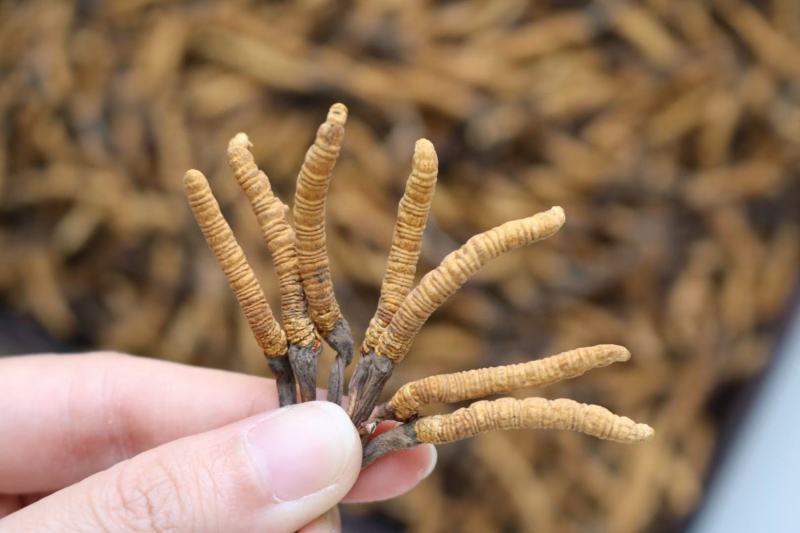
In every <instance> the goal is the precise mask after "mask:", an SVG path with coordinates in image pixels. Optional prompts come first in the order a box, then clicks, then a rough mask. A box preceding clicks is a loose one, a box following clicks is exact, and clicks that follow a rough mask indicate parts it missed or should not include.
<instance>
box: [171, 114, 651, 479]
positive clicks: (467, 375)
mask: <svg viewBox="0 0 800 533" xmlns="http://www.w3.org/2000/svg"><path fill="white" fill-rule="evenodd" d="M346 120H347V108H346V107H345V106H344V105H342V104H334V105H333V106H331V108H330V110H329V112H328V116H327V119H326V121H325V123H323V124H322V125H321V126H320V127H319V130H318V131H317V136H316V139H315V141H314V144H313V145H312V146H311V148H309V150H308V152H307V153H306V157H305V160H304V162H303V165H302V168H301V170H300V173H299V175H298V181H297V193H296V196H295V207H294V213H295V223H296V225H297V232H296V233H295V231H294V230H293V229H292V227H291V226H290V224H289V222H288V221H287V219H286V211H287V207H286V206H285V205H284V204H283V202H281V201H280V200H279V199H278V198H277V197H276V196H275V195H274V194H273V192H272V188H271V187H270V183H269V179H268V178H267V176H266V174H264V173H263V172H262V171H260V170H259V169H258V167H257V166H256V164H255V161H254V159H253V155H252V154H251V153H250V150H249V148H250V146H251V145H250V141H249V140H248V138H247V136H246V135H245V134H244V133H240V134H237V135H236V136H235V137H234V138H233V139H232V140H231V141H230V143H229V145H228V161H229V163H230V166H231V168H232V169H233V172H234V174H235V176H236V179H237V181H238V182H239V184H240V185H241V187H242V189H243V190H244V192H245V194H246V195H247V198H248V200H249V201H250V204H251V206H252V208H253V211H254V212H255V214H256V218H257V219H258V222H259V225H260V226H261V231H262V234H263V236H264V240H265V241H266V244H267V247H268V249H269V251H270V254H271V255H272V259H273V262H274V264H275V269H276V271H277V274H278V278H279V280H280V290H281V307H282V310H283V317H282V318H283V328H284V329H283V330H282V329H281V327H280V326H279V325H278V323H277V321H276V320H275V317H274V316H273V315H272V311H271V310H270V308H269V305H267V302H266V299H265V298H264V294H263V291H262V290H261V287H260V286H259V285H258V282H257V281H256V278H255V276H254V275H253V272H252V270H251V268H250V266H249V265H248V264H247V261H246V259H245V257H244V254H243V253H242V250H241V248H240V247H239V245H238V244H237V243H236V239H235V238H234V237H233V233H232V232H231V229H230V227H229V226H228V224H227V223H226V222H225V219H224V218H223V216H222V213H221V212H220V210H219V206H218V205H217V202H216V200H215V199H214V196H213V195H212V193H211V189H210V188H209V186H208V182H207V181H206V179H205V177H204V176H203V175H202V174H201V173H200V172H198V171H195V170H190V171H189V172H187V173H186V177H185V178H184V183H185V186H186V192H187V194H188V197H189V203H190V205H191V207H192V211H193V212H194V214H195V217H196V218H197V222H198V223H199V225H200V228H201V229H202V231H203V234H204V235H205V237H206V240H207V242H208V245H209V247H210V248H211V250H212V251H213V252H214V255H215V256H216V257H217V260H218V261H219V264H220V265H221V267H222V270H223V271H224V272H225V275H226V276H227V278H228V280H229V282H230V284H231V287H232V288H233V291H234V293H235V294H236V297H237V299H238V300H239V303H240V305H241V306H242V309H243V310H244V313H245V316H246V317H247V321H248V323H249V324H250V327H251V328H252V330H253V333H254V334H255V336H256V339H257V340H258V342H259V344H260V345H261V347H262V348H263V349H264V352H265V353H266V354H267V355H268V356H269V357H270V359H269V361H270V367H271V368H272V370H273V372H274V373H275V376H276V379H277V382H278V395H279V400H280V404H281V405H288V404H291V403H294V402H295V401H296V396H297V394H296V393H297V389H296V386H295V380H296V382H297V384H298V385H299V388H300V397H301V400H302V401H311V400H315V399H316V373H317V356H318V355H319V353H320V351H321V343H320V341H319V337H320V336H322V337H324V338H325V340H326V341H327V342H328V344H330V345H331V346H332V347H333V348H334V349H335V350H336V352H337V355H336V359H335V360H334V363H333V365H332V366H331V371H330V375H329V380H328V387H329V390H328V400H329V401H333V402H336V403H338V404H341V399H342V394H343V385H344V369H345V366H346V365H347V364H348V363H349V362H350V358H351V357H352V353H353V339H352V334H351V332H350V327H349V326H348V325H347V321H346V320H345V319H344V317H343V316H342V314H341V310H340V309H339V305H338V303H337V302H336V297H335V295H334V290H333V282H332V279H331V273H330V267H329V264H328V254H327V249H326V239H325V197H326V196H327V193H328V187H329V184H330V180H331V174H332V172H333V167H334V165H335V163H336V160H337V158H338V156H339V152H340V150H341V143H342V139H343V136H344V124H345V122H346ZM438 164H439V163H438V158H437V155H436V151H435V150H434V148H433V145H432V144H431V143H430V142H429V141H428V140H426V139H420V140H419V141H417V143H416V145H415V148H414V157H413V159H412V170H411V174H410V176H409V178H408V180H407V182H406V190H405V192H404V194H403V198H402V199H401V200H400V204H399V206H398V210H397V223H396V225H395V229H394V235H393V237H392V247H391V251H390V253H389V258H388V261H387V266H386V272H385V275H384V279H383V284H382V286H381V297H380V301H379V304H378V307H377V309H376V312H375V315H374V316H373V318H372V320H371V321H370V325H369V329H368V331H367V332H366V335H365V339H364V343H363V345H362V350H363V352H364V353H363V356H362V358H361V360H360V361H359V363H358V366H357V368H356V370H355V372H354V373H353V376H352V378H351V380H350V383H349V393H350V401H349V405H348V414H349V416H350V419H351V420H352V422H353V424H354V425H355V426H356V428H357V429H358V431H359V433H360V434H361V435H362V436H364V437H367V436H368V435H370V434H371V433H372V432H373V431H375V428H376V427H377V425H378V423H379V422H380V421H381V420H386V419H389V418H393V419H395V420H399V421H401V422H403V423H401V424H399V425H397V426H395V427H394V428H392V429H390V430H389V431H386V432H384V433H382V434H380V435H378V436H377V437H375V438H374V439H371V440H365V441H364V448H363V462H362V467H366V466H367V465H369V464H370V463H372V462H373V461H375V460H377V459H378V458H380V457H382V456H383V455H385V454H387V453H390V452H392V451H395V450H399V449H403V448H409V447H412V446H416V445H418V444H420V443H432V444H444V443H447V442H453V441H456V440H460V439H464V438H468V437H472V436H474V435H477V434H479V433H484V432H486V431H492V430H496V429H567V430H573V431H579V432H582V433H586V434H588V435H592V436H595V437H598V438H601V439H607V440H614V441H618V442H636V441H639V440H644V439H647V438H649V437H650V436H652V434H653V430H652V428H650V427H649V426H647V425H645V424H637V423H636V422H634V421H633V420H631V419H629V418H626V417H624V416H617V415H615V414H613V413H611V412H610V411H608V410H607V409H605V408H603V407H600V406H597V405H587V404H582V403H578V402H575V401H572V400H566V399H557V400H545V399H543V398H527V399H523V400H518V399H514V398H501V399H499V400H495V401H478V402H475V403H473V404H471V405H469V406H468V407H465V408H463V409H458V410H457V411H455V412H453V413H450V414H446V415H436V416H427V417H422V418H418V416H419V411H420V409H421V408H422V407H423V406H425V405H427V404H429V403H435V402H448V403H453V402H460V401H464V400H473V399H477V398H479V397H482V396H488V395H493V394H498V393H503V392H509V391H512V390H514V389H519V388H522V387H530V386H534V385H546V384H550V383H555V382H558V381H561V380H564V379H569V378H573V377H576V376H580V375H581V374H583V373H584V372H586V371H588V370H590V369H592V368H597V367H601V366H606V365H609V364H611V363H614V362H616V361H627V360H628V359H629V358H630V352H629V351H628V350H627V349H626V348H624V347H622V346H617V345H614V344H601V345H597V346H590V347H584V348H577V349H574V350H569V351H566V352H563V353H560V354H557V355H553V356H550V357H546V358H544V359H541V360H537V361H530V362H527V363H520V364H515V365H505V366H499V367H493V368H482V369H477V370H469V371H466V372H458V373H454V374H444V375H437V376H430V377H427V378H423V379H420V380H417V381H414V382H411V383H408V384H406V385H404V386H403V387H401V388H400V389H399V390H398V391H397V392H396V393H395V394H394V396H392V398H391V399H390V400H389V401H388V402H387V403H385V404H382V405H380V406H378V407H377V409H376V408H375V405H376V403H377V401H378V398H379V396H380V394H381V391H382V390H383V387H384V385H385V384H386V382H387V381H388V379H389V378H390V377H391V375H392V372H393V370H394V367H395V365H396V364H397V363H399V362H400V361H402V360H403V358H404V357H405V356H406V354H407V353H408V351H409V348H410V347H411V343H412V342H413V340H414V337H415V336H416V334H417V333H418V332H419V330H420V328H421V327H422V325H423V324H424V323H425V321H426V320H427V319H428V317H430V315H431V314H432V313H433V312H434V311H435V310H436V309H437V308H438V307H439V306H441V305H442V304H443V303H444V302H445V301H446V300H447V299H448V298H449V297H450V296H452V294H453V293H454V292H456V291H457V290H458V289H459V288H460V287H461V286H462V285H463V284H464V283H465V282H466V281H467V280H468V279H469V278H470V277H471V276H472V275H473V274H475V273H476V272H477V271H478V270H479V269H480V268H481V267H482V266H483V265H485V264H486V263H487V262H488V261H489V260H491V259H493V258H495V257H497V256H499V255H501V254H503V253H505V252H507V251H509V250H512V249H514V248H519V247H520V246H524V245H526V244H531V243H534V242H536V241H539V240H542V239H545V238H547V237H550V236H551V235H553V234H554V233H556V232H557V231H558V230H559V229H560V228H561V226H562V225H563V224H564V221H565V217H564V210H563V209H561V208H560V207H552V208H551V209H549V210H548V211H544V212H541V213H537V214H535V215H533V216H531V217H528V218H524V219H520V220H513V221H511V222H506V223H505V224H501V225H500V226H497V227H495V228H493V229H491V230H489V231H486V232H484V233H481V234H478V235H475V236H474V237H472V238H470V239H469V240H468V241H467V242H466V243H465V244H464V245H463V246H461V247H460V248H459V249H458V250H456V251H454V252H452V253H451V254H449V255H448V256H447V257H445V258H444V260H442V262H441V263H440V264H439V266H438V267H436V268H435V269H434V270H432V271H431V272H429V273H428V274H426V275H425V276H424V277H423V278H422V280H421V281H420V283H419V284H418V285H417V287H416V288H414V289H412V285H413V283H414V276H415V274H416V267H417V261H418V259H419V254H420V247H421V242H422V234H423V232H424V230H425V225H426V222H427V219H428V213H429V211H430V207H431V201H432V198H433V191H434V188H435V185H436V179H437V173H438ZM284 330H285V334H284Z"/></svg>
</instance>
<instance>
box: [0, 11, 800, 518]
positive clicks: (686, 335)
mask: <svg viewBox="0 0 800 533" xmlns="http://www.w3.org/2000/svg"><path fill="white" fill-rule="evenodd" d="M798 58H800V4H798V3H797V2H796V1H795V0H771V1H769V2H758V3H755V2H753V3H750V2H745V1H740V0H718V1H706V2H699V1H694V0H684V1H671V2H670V1H663V0H642V1H641V2H626V1H617V0H602V1H597V2H583V1H569V2H556V1H551V2H533V3H531V2H526V1H523V0H510V1H504V2H479V1H474V2H453V1H448V2H423V1H411V2H402V1H393V2H369V1H361V2H348V3H338V2H332V1H330V2H329V1H325V0H309V1H302V2H274V3H269V4H266V5H262V4H261V3H255V2H253V3H245V2H224V3H223V2H219V3H213V2H184V3H180V2H160V1H154V0H142V1H137V2H128V1H118V2H91V1H83V2H77V3H75V4H69V3H52V2H44V1H42V2H3V3H2V4H0V298H1V300H0V302H1V303H2V307H4V308H6V310H9V309H10V310H13V311H15V312H16V313H18V314H23V315H26V316H29V317H32V318H33V319H34V320H35V321H37V322H38V323H39V324H41V325H42V326H43V327H44V328H45V329H46V330H47V331H49V333H50V334H51V335H52V336H53V337H55V338H57V339H59V340H62V341H64V342H67V343H70V344H71V345H73V346H76V347H87V346H90V347H105V348H111V349H116V350H124V351H131V352H136V353H141V354H145V355H151V356H156V357H164V358H169V359H173V360H177V361H182V362H187V363H193V364H198V365H208V366H217V367H226V368H232V369H236V370H242V371H247V372H253V373H262V372H264V371H265V369H266V364H265V362H264V360H263V357H262V355H261V354H260V352H259V350H258V348H257V346H256V345H255V343H254V342H253V341H252V340H251V339H250V337H249V332H248V329H247V327H246V324H245V322H244V319H243V317H242V316H241V314H240V312H239V310H238V308H237V306H236V303H235V301H234V298H233V296H232V295H231V294H230V291H229V290H228V288H227V286H226V283H225V280H224V278H223V277H222V274H221V273H220V272H219V271H218V269H217V267H216V265H215V264H214V261H213V258H212V257H211V255H210V253H209V252H208V251H207V250H206V248H205V245H204V243H203V241H202V237H201V235H200V233H199V231H198V230H197V229H196V227H195V226H194V224H193V223H192V220H191V216H190V214H189V210H188V208H187V206H186V200H185V198H184V196H183V194H182V191H181V176H182V175H183V172H184V171H185V170H186V169H188V168H191V167H195V168H199V169H201V170H203V172H205V173H206V174H207V175H208V176H209V179H210V181H211V184H212V187H213V188H214V190H215V194H216V195H217V196H218V198H219V200H220V203H221V204H222V207H223V209H224V210H225V212H226V215H227V216H228V217H229V219H230V220H231V221H232V223H233V225H234V229H235V231H236V234H237V235H238V237H239V239H240V241H241V242H242V244H243V245H244V247H245V249H246V251H247V252H248V255H249V257H250V259H251V260H252V263H253V264H254V267H255V268H256V270H257V272H258V273H259V275H260V278H261V280H262V284H263V285H264V286H265V288H267V289H268V291H270V297H271V298H272V301H273V302H277V283H275V278H274V272H273V271H272V269H271V266H270V261H269V255H268V253H267V251H266V250H265V249H264V247H263V245H262V242H261V236H260V233H259V231H258V227H257V224H256V223H255V221H254V220H253V218H252V216H251V213H250V212H249V207H248V206H247V204H246V201H245V200H244V199H243V198H242V197H241V196H242V195H240V194H239V192H238V189H237V184H236V181H235V180H234V179H233V178H232V176H231V175H230V174H229V172H228V170H227V167H226V165H225V150H224V147H225V146H226V144H227V141H228V139H229V138H230V137H232V136H233V135H234V134H235V133H236V132H238V131H246V132H247V133H248V134H249V137H250V139H251V140H252V141H253V143H254V145H255V146H254V149H253V150H254V154H255V156H256V159H257V161H258V163H259V165H260V166H261V167H262V168H263V169H264V170H266V171H267V172H268V173H269V175H270V178H271V180H272V182H273V184H274V185H275V187H276V188H277V189H278V192H279V193H280V194H281V195H282V196H283V197H284V198H287V199H288V198H291V193H292V192H293V187H294V179H295V176H296V173H297V170H298V169H299V165H300V163H301V161H302V158H303V154H304V152H305V150H306V148H307V147H308V145H309V143H310V142H311V140H312V139H313V136H314V132H315V130H316V127H317V125H318V124H319V123H320V122H321V121H322V120H323V119H324V117H325V113H326V110H327V108H328V106H329V105H330V104H331V103H333V102H334V101H342V102H344V103H346V104H347V106H348V107H349V108H350V118H349V121H348V126H347V134H346V138H345V141H344V150H343V154H342V156H341V159H340V161H339V163H338V165H337V169H336V172H335V177H334V180H333V183H332V186H331V193H330V197H329V201H328V227H329V236H328V246H329V250H330V254H331V263H332V270H333V275H334V277H335V278H336V280H335V281H336V288H337V293H338V298H339V301H340V302H341V303H342V305H343V307H344V311H345V314H346V315H347V316H348V319H349V320H350V322H351V324H352V325H353V330H354V332H356V333H357V334H359V333H360V332H363V331H364V329H365V327H366V322H367V321H368V319H369V317H370V316H371V315H372V312H373V311H374V308H375V305H376V303H377V295H378V288H379V286H380V277H381V275H382V273H383V269H384V265H385V258H386V253H387V250H388V247H389V242H390V239H391V233H392V225H393V222H394V219H395V215H396V202H397V200H398V199H399V197H400V194H401V192H402V187H403V184H404V180H405V177H406V176H407V174H408V171H409V168H410V154H411V152H412V149H413V146H414V141H415V139H417V138H418V137H421V136H425V137H428V138H430V139H431V140H432V142H433V143H434V145H435V146H436V148H437V151H438V153H439V159H440V174H439V185H438V187H437V193H436V197H435V199H434V202H433V209H432V214H431V220H430V223H429V228H428V230H427V232H426V234H425V241H424V244H423V252H422V254H423V255H422V260H421V265H420V273H424V272H426V271H427V270H428V269H430V268H431V267H432V266H434V265H436V264H437V263H438V262H439V260H441V258H442V257H443V256H444V255H445V254H446V253H447V252H449V251H451V250H452V249H454V248H455V247H456V246H457V245H458V244H460V243H462V242H463V241H464V240H465V239H466V238H467V237H469V236H470V235H472V234H474V233H476V232H479V231H483V230H486V229H489V228H490V227H492V226H494V225H496V224H499V223H501V222H504V221H506V220H509V219H511V218H520V217H524V216H528V215H531V214H533V213H535V212H537V211H541V210H544V209H546V208H548V207H550V206H551V205H561V206H563V207H564V208H565V210H566V212H567V214H568V217H567V224H566V226H565V228H564V230H562V232H561V233H559V235H558V236H556V237H554V238H552V239H550V240H548V241H546V242H543V243H540V244H537V245H536V246H533V247H531V248H529V249H524V250H519V251H516V252H513V253H510V254H508V255H507V256H504V257H502V258H500V259H498V260H496V261H495V262H493V263H490V264H489V265H488V266H487V268H486V270H485V271H483V272H482V273H481V274H480V275H479V278H478V279H477V280H476V281H473V282H470V283H469V284H468V285H467V286H466V287H465V288H464V289H463V290H462V291H461V292H459V293H458V294H457V295H456V296H455V297H453V298H452V300H451V301H450V302H449V303H448V304H447V305H445V307H444V308H443V309H442V310H441V311H439V312H437V313H436V314H435V315H434V317H433V318H432V320H431V322H430V323H429V324H428V326H426V328H424V329H423V331H422V332H421V334H420V336H419V338H418V339H417V340H416V342H415V343H414V346H413V348H412V351H411V353H410V354H409V356H408V358H407V359H406V361H405V363H404V364H403V365H402V366H399V367H398V371H397V372H396V373H395V376H394V378H393V380H392V382H391V383H390V384H389V385H388V387H387V388H386V390H387V391H393V390H395V389H396V388H397V387H398V385H400V384H402V383H405V382H406V381H409V380H411V379H415V378H419V377H422V376H425V375H429V374H432V373H437V372H452V371H456V370H462V369H467V368H474V367H479V366H486V365H492V364H504V363H511V362H518V361H523V360H527V359H532V358H537V357H541V356H544V355H548V354H552V353H556V352H558V351H561V350H565V349H569V348H575V347H578V346H584V345H591V344H599V343H618V344H622V345H625V346H627V347H628V348H630V350H631V352H632V353H633V358H632V360H631V361H630V362H629V363H628V364H626V365H621V366H619V367H610V368H606V369H603V370H598V371H595V372H593V373H591V374H589V375H586V376H584V377H583V378H581V379H580V380H578V381H577V382H575V383H572V384H570V383H566V384H563V385H559V386H555V387H551V388H548V389H546V390H545V391H544V392H543V394H546V395H547V396H548V397H556V396H569V397H572V398H575V399H577V400H580V401H590V402H594V403H600V404H603V405H606V406H608V407H609V408H611V409H613V410H614V411H616V412H619V413H622V414H625V415H627V416H630V417H632V418H636V419H641V420H647V421H648V422H649V423H650V424H651V425H652V426H653V427H654V428H655V429H656V437H655V438H654V439H653V441H652V442H650V443H648V444H645V445H642V446H638V447H633V448H632V447H623V446H619V445H616V444H609V443H598V442H595V441H593V440H592V439H589V438H586V437H583V436H581V435H575V434H568V433H561V432H516V433H511V434H505V433H502V434H501V433H496V434H487V435H484V436H482V437H480V438H477V439H475V440H474V441H473V442H465V443H459V444H453V445H450V446H447V447H443V448H441V449H440V457H441V462H440V466H439V467H438V468H437V470H436V472H435V473H434V474H433V475H432V477H431V479H429V480H428V481H426V482H425V483H423V484H422V485H421V486H420V487H419V488H417V489H416V490H414V491H413V492H412V493H410V494H408V495H407V496H405V497H402V498H400V499H398V500H396V501H392V502H388V503H385V504H382V505H380V506H369V507H364V508H363V509H350V510H349V512H350V514H351V516H352V515H353V514H358V513H363V514H364V515H375V516H377V515H382V516H383V517H390V518H391V520H393V521H396V522H397V523H398V524H402V525H406V526H409V527H410V529H411V530H413V531H453V530H459V531H494V530H509V531H512V530H513V531H537V532H541V531H585V530H598V531H615V532H626V531H638V530H641V529H649V530H653V531H660V530H667V529H671V528H672V527H674V526H675V525H677V524H679V523H681V521H682V520H683V519H684V518H685V517H686V516H687V515H688V514H689V513H691V511H692V510H693V509H694V508H695V506H696V504H697V503H698V500H699V498H700V496H701V494H702V489H703V482H704V479H705V475H706V473H707V471H708V467H709V462H710V458H711V452H712V451H713V448H714V446H715V444H716V443H717V439H716V437H717V435H718V434H719V429H720V426H721V423H722V422H723V421H724V420H725V419H726V416H727V415H728V414H729V412H730V409H729V408H730V402H728V401H726V400H727V399H728V398H729V397H730V396H731V392H732V391H735V390H737V387H738V386H739V385H741V384H743V383H746V382H748V380H749V379H750V378H752V377H753V376H754V375H756V374H757V372H758V371H759V370H760V369H761V368H762V367H763V366H764V365H765V363H766V362H767V361H768V357H769V354H770V353H771V348H772V346H773V345H774V342H775V339H776V334H777V332H778V326H779V322H780V318H781V315H782V313H783V312H784V311H785V309H786V306H787V304H788V303H789V299H790V296H791V293H792V288H793V286H794V284H795V281H796V274H797V272H798V266H799V265H800V210H798V206H800V179H798V178H799V177H800V61H798ZM357 341H360V339H357ZM330 358H331V356H330V354H327V355H326V362H325V365H327V364H329V361H330ZM323 375H324V374H323ZM526 392H529V391H522V393H521V394H522V395H525V394H526Z"/></svg>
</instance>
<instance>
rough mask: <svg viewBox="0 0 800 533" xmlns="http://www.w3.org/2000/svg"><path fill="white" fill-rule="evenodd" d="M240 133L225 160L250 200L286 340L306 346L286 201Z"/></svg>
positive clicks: (306, 322)
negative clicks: (277, 289) (270, 268)
mask: <svg viewBox="0 0 800 533" xmlns="http://www.w3.org/2000/svg"><path fill="white" fill-rule="evenodd" d="M249 147H250V141H249V139H248V138H247V135H245V134H244V133H239V134H237V135H236V136H235V137H234V138H233V139H231V141H230V143H229V144H228V162H229V164H230V167H231V169H232V170H233V173H234V175H235V177H236V180H237V181H238V182H239V185H240V186H241V187H242V189H243V190H244V192H245V194H246V195H247V198H248V200H250V205H251V206H252V208H253V211H254V212H255V215H256V218H257V219H258V223H259V225H260V226H261V232H262V234H263V235H264V240H265V242H266V244H267V247H268V248H269V251H270V254H271V255H272V260H273V262H274V264H275V272H276V273H277V275H278V280H279V285H280V292H281V311H282V322H283V327H284V329H285V330H286V336H287V338H288V340H289V342H290V343H292V344H296V345H299V346H307V345H310V344H311V343H313V342H314V341H315V334H314V325H313V324H312V323H311V320H310V319H309V317H308V312H307V309H306V301H305V295H304V293H303V286H302V283H301V281H300V268H299V263H298V260H297V252H296V249H295V235H294V231H293V230H292V227H291V226H290V225H289V222H288V221H287V220H286V211H287V210H288V208H287V207H286V205H285V204H284V203H283V202H281V201H280V199H278V198H277V197H276V196H275V194H274V193H273V192H272V187H271V186H270V183H269V178H267V175H266V174H264V173H263V172H262V171H261V170H259V169H258V167H257V166H256V163H255V161H254V159H253V154H251V153H250V150H249Z"/></svg>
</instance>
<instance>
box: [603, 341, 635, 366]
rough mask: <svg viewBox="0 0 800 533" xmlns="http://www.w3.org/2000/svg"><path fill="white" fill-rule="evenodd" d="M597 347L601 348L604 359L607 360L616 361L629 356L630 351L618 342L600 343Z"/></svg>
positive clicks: (626, 358)
mask: <svg viewBox="0 0 800 533" xmlns="http://www.w3.org/2000/svg"><path fill="white" fill-rule="evenodd" d="M597 349H599V350H602V351H603V354H604V355H605V357H604V359H606V360H608V361H609V362H613V363H617V362H623V361H627V360H629V359H630V358H631V352H630V350H628V349H627V348H626V347H624V346H620V345H618V344H601V345H599V346H597Z"/></svg>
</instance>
